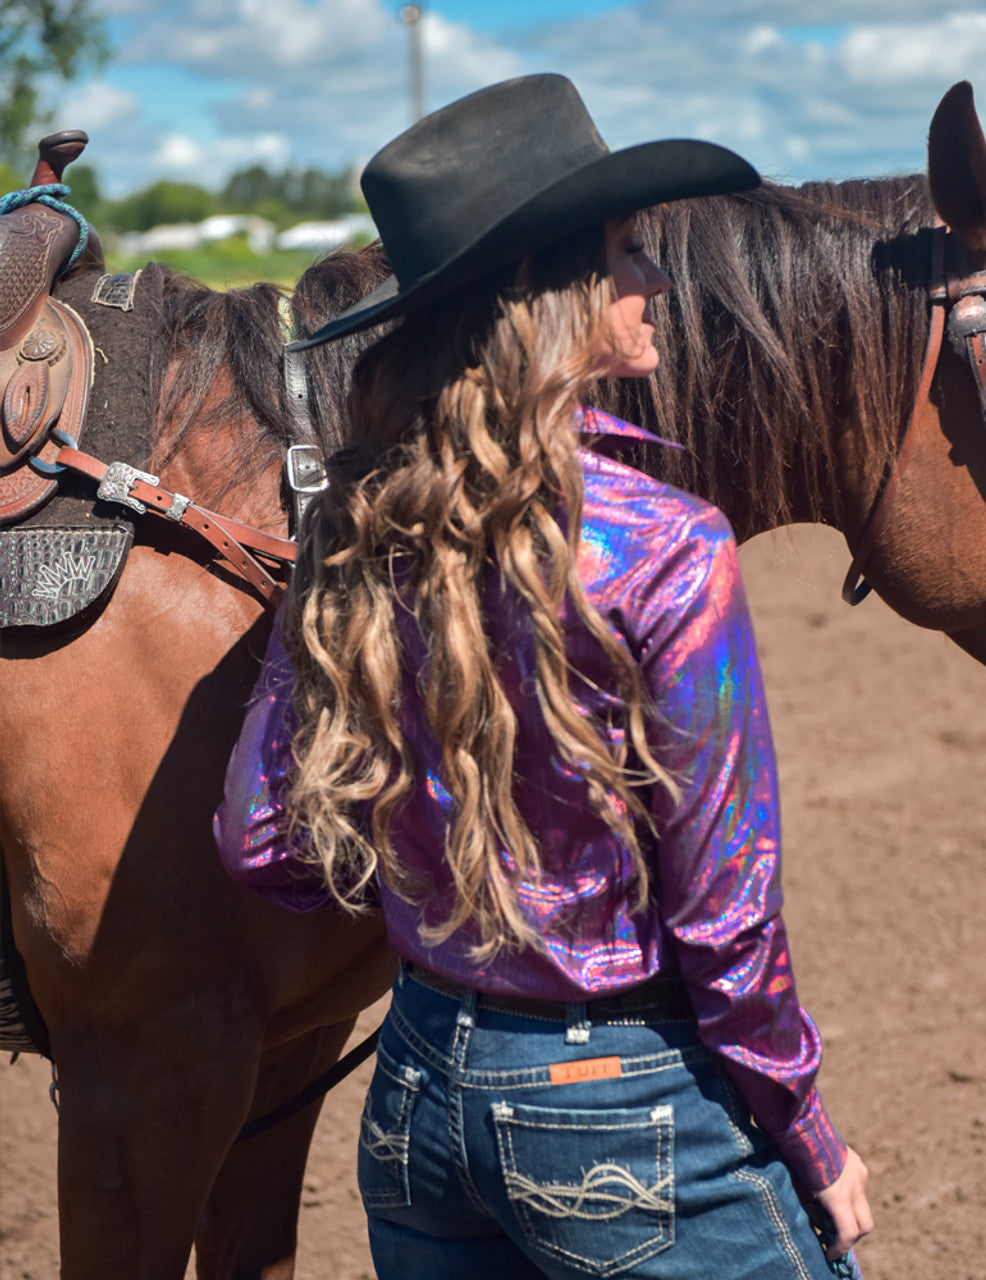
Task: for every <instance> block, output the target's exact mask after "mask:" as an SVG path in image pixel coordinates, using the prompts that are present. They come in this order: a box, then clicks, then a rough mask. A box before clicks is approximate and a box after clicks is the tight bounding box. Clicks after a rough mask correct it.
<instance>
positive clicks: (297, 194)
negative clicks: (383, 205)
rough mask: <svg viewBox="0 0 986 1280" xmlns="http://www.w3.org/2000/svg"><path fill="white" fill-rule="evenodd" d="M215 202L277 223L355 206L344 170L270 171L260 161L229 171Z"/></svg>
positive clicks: (351, 184) (331, 215)
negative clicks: (229, 174) (228, 176)
mask: <svg viewBox="0 0 986 1280" xmlns="http://www.w3.org/2000/svg"><path fill="white" fill-rule="evenodd" d="M217 202H218V205H219V206H220V207H221V208H223V209H224V210H226V211H228V212H230V213H256V214H259V215H260V216H261V217H264V218H269V219H270V220H271V221H272V222H276V223H277V224H278V225H280V226H289V225H290V224H291V223H292V222H298V221H300V220H301V219H303V218H335V217H338V215H339V214H340V213H348V212H350V211H351V210H353V209H354V208H356V207H358V205H357V200H356V193H355V184H354V182H353V179H352V176H351V175H350V174H349V173H348V172H347V171H345V170H343V171H342V172H340V173H324V172H322V170H320V169H284V170H283V171H282V172H280V173H272V172H271V171H270V170H269V169H265V168H264V166H263V165H259V164H255V165H251V166H250V167H249V168H247V169H238V170H237V171H236V172H235V173H234V174H232V175H231V177H230V179H229V181H228V182H227V183H226V186H225V187H224V188H223V190H222V191H221V192H220V193H219V195H218V197H217Z"/></svg>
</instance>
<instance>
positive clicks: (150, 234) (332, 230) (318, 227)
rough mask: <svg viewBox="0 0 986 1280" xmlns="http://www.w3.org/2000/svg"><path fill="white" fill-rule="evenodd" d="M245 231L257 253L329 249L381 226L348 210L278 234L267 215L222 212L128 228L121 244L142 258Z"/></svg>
mask: <svg viewBox="0 0 986 1280" xmlns="http://www.w3.org/2000/svg"><path fill="white" fill-rule="evenodd" d="M243 234H245V235H246V237H247V243H248V244H249V245H250V248H251V249H252V250H253V251H254V253H266V252H267V251H268V250H269V249H271V248H277V249H301V250H305V251H308V252H310V253H328V252H329V251H330V250H332V249H339V248H341V247H342V246H343V245H344V244H348V243H349V242H350V241H352V240H356V239H363V240H373V239H375V238H376V234H377V229H376V227H375V226H374V225H373V219H372V218H371V217H370V216H369V214H366V213H347V214H344V215H343V216H342V217H341V218H333V219H331V220H327V221H325V222H299V223H298V224H297V226H294V227H290V228H289V229H288V230H287V231H282V232H281V234H280V235H277V234H275V229H274V224H273V223H272V222H268V221H267V219H266V218H257V217H254V216H253V215H252V214H233V213H220V214H215V215H214V216H213V217H211V218H206V219H205V220H204V221H203V222H175V223H167V224H163V225H161V226H159V227H152V228H151V229H150V231H128V232H125V233H124V234H123V235H121V236H120V238H119V240H118V241H117V247H118V252H120V253H121V254H123V255H124V256H125V257H129V258H141V257H146V256H147V255H148V254H154V253H160V252H161V251H162V250H166V249H198V248H200V247H201V246H202V245H204V244H213V243H216V242H217V241H220V240H228V239H229V237H230V236H235V235H243Z"/></svg>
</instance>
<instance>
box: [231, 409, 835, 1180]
mask: <svg viewBox="0 0 986 1280" xmlns="http://www.w3.org/2000/svg"><path fill="white" fill-rule="evenodd" d="M577 426H578V429H579V430H580V432H581V433H583V435H584V436H586V437H591V436H594V435H595V436H609V437H622V438H624V439H625V440H626V442H627V443H632V440H633V438H642V439H651V437H649V436H648V435H647V433H646V432H644V431H642V430H640V429H639V428H637V427H633V426H630V425H629V424H627V423H623V422H620V421H618V420H617V419H613V418H610V417H608V416H607V415H605V414H602V413H599V412H597V411H595V410H590V409H585V410H583V411H581V414H580V420H579V422H578V423H577ZM581 460H582V466H583V473H584V477H585V499H584V508H583V517H582V535H581V541H580V550H579V572H580V576H581V578H582V581H583V583H584V584H585V587H586V591H587V593H588V596H589V599H590V600H591V601H592V603H593V604H594V605H595V606H596V608H597V609H598V610H599V612H600V614H601V615H602V617H603V618H604V619H606V620H607V621H608V622H609V624H610V625H611V627H612V628H613V631H614V633H615V634H616V635H617V636H618V637H620V638H621V639H622V641H623V642H624V643H625V644H626V646H627V648H628V649H629V651H630V653H631V654H632V655H633V657H634V659H635V660H636V662H637V663H638V665H639V667H640V670H641V672H642V675H643V679H644V681H645V684H646V687H647V690H648V692H649V694H650V697H651V699H652V700H653V706H654V709H655V714H653V716H652V717H651V719H650V736H651V745H652V750H653V751H654V754H655V756H656V757H657V758H658V759H659V760H660V762H661V763H662V764H663V765H664V766H665V767H666V768H668V769H669V770H671V771H672V772H673V773H674V774H675V776H676V777H677V778H678V779H679V780H680V782H681V784H682V798H681V800H680V802H679V803H678V804H677V805H672V804H671V802H670V801H669V799H668V796H667V794H666V793H665V792H664V791H663V790H661V789H657V788H655V794H654V795H653V798H652V805H653V811H654V815H655V818H656V822H657V828H658V830H659V832H660V833H661V838H660V840H659V841H658V842H657V844H656V847H655V848H654V849H653V855H652V856H653V860H654V871H655V875H654V886H655V888H654V890H653V891H652V895H651V905H650V907H649V909H648V910H646V911H645V912H644V913H642V914H634V913H633V911H632V910H631V900H632V885H631V876H632V871H633V860H632V858H631V856H630V854H629V852H628V851H627V849H626V848H625V847H623V846H622V845H621V843H620V841H619V840H618V838H617V837H616V836H614V834H613V833H612V832H611V831H610V829H609V828H608V827H607V826H606V825H605V823H603V822H602V820H601V819H599V818H598V817H596V816H595V814H594V813H593V812H592V810H591V808H590V807H589V805H588V803H587V799H586V792H585V785H584V783H583V782H582V780H581V779H580V778H579V777H578V776H577V775H576V774H575V773H574V772H573V771H572V770H571V769H570V768H569V767H568V766H567V765H566V764H565V763H564V761H562V760H560V759H559V757H558V754H557V752H556V750H555V746H554V741H553V739H552V738H551V735H550V733H549V732H548V729H547V726H546V725H545V723H544V719H543V717H542V715H541V712H540V709H539V705H538V700H537V696H536V693H535V690H534V680H533V660H534V648H533V641H532V639H531V634H530V624H529V623H528V622H526V621H525V619H524V617H523V615H522V613H521V611H520V610H518V608H517V607H516V605H515V604H514V603H513V601H512V600H511V598H510V597H509V596H507V595H505V594H504V593H503V592H502V591H501V588H500V585H499V576H498V575H497V574H496V573H495V572H491V574H490V581H489V583H488V585H487V590H486V599H485V605H486V608H485V615H486V622H487V632H488V635H489V637H490V643H491V647H492V651H493V652H495V653H496V654H497V655H498V662H499V668H498V669H499V671H500V675H501V678H502V679H503V681H504V685H505V687H506V689H507V690H508V692H509V694H510V697H511V701H512V703H513V705H514V707H515V709H516V712H517V718H518V735H517V740H518V747H517V760H516V768H515V773H516V777H517V793H516V795H517V803H518V806H519V808H520V810H521V812H522V814H523V816H524V818H525V820H526V821H527V823H528V824H529V826H530V829H531V830H532V832H533V833H534V834H535V836H536V837H537V839H538V840H539V842H540V846H541V849H542V857H543V864H544V872H543V875H542V876H541V878H540V879H539V880H538V882H537V883H527V884H524V885H523V886H522V890H521V900H522V903H523V906H524V909H525V911H526V912H527V914H528V916H529V918H530V920H531V922H532V923H533V924H534V927H535V929H536V931H537V933H538V935H539V937H540V938H541V939H542V940H543V943H544V951H543V952H540V953H538V952H533V951H527V952H523V953H521V954H503V955H500V956H498V957H497V958H496V959H495V960H494V961H493V962H491V963H490V964H489V966H488V967H486V968H483V969H477V968H476V966H475V964H474V963H473V962H472V961H471V960H470V958H469V953H468V948H469V943H470V941H471V940H472V939H471V937H470V935H468V934H467V932H466V931H465V930H462V931H460V933H458V934H456V935H455V936H453V937H452V938H451V939H449V940H448V941H447V942H444V943H442V944H441V945H440V946H435V947H428V946H425V945H424V944H423V943H422V941H421V939H420V937H419V934H418V924H419V921H420V919H421V913H422V910H423V912H424V917H425V919H426V920H429V921H432V922H438V921H441V920H444V919H445V918H447V915H448V910H449V903H450V900H451V898H450V895H451V884H450V878H449V875H448V873H447V870H446V867H445V864H444V859H443V850H444V846H445V832H446V829H447V826H448V823H449V817H450V813H449V805H450V801H449V796H448V794H447V792H446V791H445V789H444V787H443V786H442V782H441V769H440V762H441V751H440V747H439V745H438V743H437V741H436V740H435V739H434V737H433V736H432V734H431V733H430V731H429V729H428V727H427V724H426V721H425V718H424V715H423V713H422V709H421V704H420V699H419V698H418V696H417V693H416V684H415V673H416V672H417V671H418V670H419V669H420V667H421V665H422V664H423V663H424V662H425V660H426V649H425V644H424V641H423V640H422V638H421V636H420V635H419V634H418V632H417V628H416V624H415V623H414V620H413V615H412V614H411V613H410V612H407V613H406V614H405V624H404V625H405V630H404V632H403V633H402V635H401V640H402V643H403V646H404V653H405V658H406V663H405V665H406V672H407V674H406V678H405V684H404V696H403V703H402V719H403V726H404V731H405V733H406V735H407V738H408V740H409V742H410V745H411V748H412V751H413V755H414V758H415V759H416V760H417V777H418V779H419V784H418V785H417V786H416V788H415V789H414V792H413V794H412V795H411V797H410V798H409V799H408V801H407V802H406V803H405V804H404V805H403V806H402V807H401V808H400V810H399V811H398V812H397V813H395V815H394V820H393V826H392V833H393V840H394V845H395V847H396V848H397V849H398V850H399V851H400V854H401V857H402V859H403V860H404V862H405V864H406V865H407V866H408V867H409V868H411V869H413V870H414V871H417V872H421V873H422V874H423V875H425V876H426V877H427V880H428V882H429V883H430V884H431V885H433V891H432V894H431V896H430V898H429V900H428V902H427V904H425V906H424V907H423V908H422V907H421V906H420V905H419V904H411V903H408V902H406V901H403V900H402V899H401V898H399V897H397V896H396V895H395V894H394V893H393V892H392V891H391V890H389V889H388V888H387V886H386V885H381V886H380V896H381V902H382V906H383V910H384V914H385V917H386V922H387V930H388V936H389V939H390V943H391V945H392V947H393V948H394V950H395V951H396V952H397V953H398V954H399V955H401V956H403V957H404V958H405V959H406V960H410V961H412V962H414V963H417V964H420V965H423V966H424V967H425V968H428V969H431V970H433V971H435V972H438V973H440V974H442V975H444V976H446V977H448V978H450V979H452V980H453V981H456V982H461V983H464V984H467V985H470V986H472V987H475V988H477V989H479V990H483V991H489V992H509V993H512V994H517V995H525V996H530V997H534V998H541V999H552V1000H578V999H583V998H585V997H587V996H597V995H600V994H601V993H603V992H611V991H616V990H620V989H622V988H625V987H629V986H633V985H635V984H637V983H640V982H643V981H645V980H646V979H647V978H650V977H652V976H653V975H655V974H656V973H658V972H659V971H660V970H662V969H665V970H666V969H667V968H669V967H678V968H680V970H681V973H682V976H683V978H684V981H685V983H686V986H687V988H688V992H689V995H690V997H691V1001H692V1004H693V1006H694V1009H695V1014H696V1017H697V1020H698V1028H699V1033H700V1035H701V1037H702V1039H703V1041H704V1042H705V1043H706V1044H707V1045H708V1046H709V1047H710V1048H711V1049H713V1050H714V1051H715V1052H716V1053H718V1054H719V1055H720V1056H721V1057H722V1059H723V1060H724V1063H725V1066H726V1068H727V1070H728V1071H729V1073H730V1075H731V1076H732V1078H733V1080H734V1082H735V1083H736V1085H737V1086H738V1088H739V1089H740V1091H741V1092H742V1094H743V1095H744V1097H745V1099H746V1101H747V1103H748V1105H749V1107H750V1110H751V1112H752V1114H753V1115H754V1116H755V1118H756V1120H757V1122H758V1123H759V1124H760V1126H761V1127H762V1128H763V1129H765V1130H766V1131H767V1132H769V1133H770V1134H772V1135H773V1137H774V1138H775V1139H776V1140H777V1142H778V1143H779V1145H780V1148H781V1152H782V1154H783V1155H784V1157H785V1159H786V1161H787V1163H788V1165H789V1166H790V1168H791V1170H792V1172H793V1173H794V1174H795V1176H796V1177H797V1178H798V1179H799V1180H800V1181H801V1182H802V1183H803V1184H804V1185H805V1186H806V1188H807V1189H808V1190H810V1191H817V1190H820V1189H821V1188H822V1187H824V1186H827V1185H828V1184H829V1183H831V1182H832V1181H833V1180H834V1179H835V1177H836V1176H837V1175H838V1173H839V1171H840V1169H841V1168H842V1164H843V1162H844V1159H845V1146H844V1144H843V1142H842V1140H841V1138H840V1137H839V1135H838V1134H837V1133H836V1131H835V1129H834V1128H833V1127H832V1124H831V1122H830V1120H829V1118H828V1116H827V1113H826V1112H825V1109H824V1107H823V1105H822V1103H821V1100H820V1098H819V1096H818V1093H817V1091H816V1089H815V1087H814V1080H815V1076H816V1074H817V1071H818V1067H819V1063H820V1060H821V1042H820V1039H819V1035H818V1032H817V1030H816V1028H815V1025H814V1023H813V1022H812V1021H811V1019H810V1018H809V1016H808V1015H807V1013H805V1012H804V1010H802V1009H801V1008H800V1006H799V1004H798V998H797V993H796V991H795V985H794V977H793V974H792V971H791V961H790V955H789V952H788V944H787V937H786V934H785V930H784V923H783V920H782V919H781V914H780V912H781V884H780V833H779V813H778V799H777V781H776V772H775V766H774V755H773V745H772V739H771V733H770V726H769V723H768V719H767V706H766V702H765V698H764V692H763V687H762V682H761V677H760V669H759V664H758V662H757V656H756V649H755V645H754V638H753V632H752V628H751V624H750V618H749V614H748V611H747V606H746V599H745V596H744V592H743V586H742V582H741V580H740V574H739V566H738V562H737V556H736V545H735V541H734V539H733V536H732V532H731V530H730V528H729V526H728V524H727V522H726V519H725V517H724V516H723V515H722V513H721V512H720V511H719V510H717V509H716V508H715V507H712V506H710V505H709V504H708V503H706V502H703V501H702V500H700V499H698V498H695V497H692V496H690V495H688V494H685V493H682V492H681V491H679V490H677V489H673V488H671V487H670V486H668V485H665V484H661V483H659V482H658V481H655V480H653V479H651V478H649V477H648V476H646V475H644V474H642V473H641V472H639V471H637V470H634V469H632V468H631V467H629V466H626V465H625V464H623V463H622V462H618V461H614V460H613V459H612V458H610V457H608V456H605V455H604V454H603V453H602V452H593V451H592V450H591V448H585V449H583V450H582V453H581ZM563 623H564V628H565V636H566V647H567V652H568V654H569V657H570V661H571V667H572V669H573V671H574V672H578V673H579V677H574V676H573V684H572V691H573V694H574V696H575V700H576V702H577V704H578V705H579V706H580V707H581V708H583V709H584V710H585V711H586V712H587V713H588V714H590V715H591V716H592V718H593V720H594V722H595V723H596V724H597V725H602V724H605V723H607V722H608V720H610V719H612V718H614V717H610V716H608V715H607V712H608V711H610V710H611V709H614V707H615V699H614V696H613V695H612V694H610V693H608V692H607V691H606V686H607V685H608V684H610V683H612V679H611V676H610V673H609V669H608V666H607V664H606V662H605V659H604V657H603V654H602V651H601V649H600V647H599V645H598V643H597V642H596V641H594V640H593V638H592V637H591V636H590V635H589V634H588V632H587V631H586V630H585V628H584V627H583V626H582V624H581V623H580V622H579V621H578V618H577V616H575V615H574V613H573V612H568V611H563ZM291 682H292V674H291V666H290V662H289V661H288V659H287V657H286V655H285V654H284V650H283V648H282V647H281V644H280V640H279V634H278V629H277V628H276V627H275V631H274V635H273V636H272V638H271V643H270V648H269V650H268V654H267V657H266V659H265V663H264V667H263V669H262V671H261V674H260V678H259V680H258V684H257V689H256V691H255V697H254V699H253V700H252V702H251V706H250V709H249V711H248V714H247V717H246V722H245V724H244V727H243V732H242V735H241V737H240V740H239V742H238V744H237V746H236V749H235V751H234V753H233V757H232V759H231V761H230V766H229V770H228V773H227V777H226V791H225V798H224V800H223V804H222V806H221V807H220V809H219V812H218V814H217V816H216V835H217V839H218V842H219V848H220V853H221V856H222V860H223V863H224V865H225V867H226V869H227V871H228V872H229V874H230V875H231V876H233V878H234V879H236V880H238V881H240V882H241V883H243V884H246V885H249V886H251V887H252V888H254V889H256V890H257V891H258V892H260V893H261V894H263V895H264V896H265V897H266V898H267V899H268V900H270V901H273V902H277V903H279V904H280V905H282V906H285V907H288V908H290V909H292V910H296V911H307V910H311V909H314V908H318V907H323V906H325V905H326V904H327V903H329V902H330V901H331V900H330V899H329V897H328V894H327V892H326V890H325V888H324V885H323V883H322V880H321V875H320V870H319V869H318V868H316V867H314V866H312V865H311V864H310V863H306V862H304V861H302V860H301V859H299V857H298V850H297V849H294V848H292V847H291V845H290V843H289V842H288V841H287V839H286V838H285V835H284V813H283V805H282V801H283V795H284V790H285V787H284V781H285V776H286V774H287V772H288V770H289V769H290V766H291V737H292V733H293V729H294V717H293V711H292V708H291V696H290V695H291ZM614 732H615V731H614ZM509 856H510V855H509V852H508V851H504V853H503V857H504V859H505V861H507V860H509Z"/></svg>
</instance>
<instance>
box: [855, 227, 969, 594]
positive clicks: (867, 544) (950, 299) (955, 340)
mask: <svg viewBox="0 0 986 1280" xmlns="http://www.w3.org/2000/svg"><path fill="white" fill-rule="evenodd" d="M931 237H932V238H931V275H930V277H929V283H928V301H929V303H930V305H931V314H930V318H929V324H928V341H927V345H926V347H925V353H924V363H923V365H922V367H921V378H920V381H919V382H918V389H917V394H916V395H915V397H914V404H913V407H912V408H911V412H910V415H909V417H908V419H907V425H906V426H905V427H904V431H903V434H902V435H901V437H900V441H899V443H898V446H897V452H896V453H895V455H894V457H893V459H892V460H891V462H890V465H889V467H888V469H887V471H886V473H885V476H884V480H883V483H882V485H881V486H880V488H879V490H878V491H877V495H876V497H875V499H874V500H873V505H872V506H871V507H870V513H869V515H868V517H867V519H866V522H865V524H864V525H863V532H862V535H861V537H860V541H859V546H858V547H857V549H856V553H855V555H854V556H853V561H852V564H851V565H850V566H849V572H848V573H847V574H846V579H845V582H844V583H843V584H842V598H843V600H845V602H846V603H847V604H851V605H856V604H859V603H860V601H862V600H864V599H865V598H866V596H867V595H869V593H870V590H871V587H870V584H869V583H868V582H867V581H866V580H865V578H864V576H863V572H864V569H865V567H866V564H867V561H868V560H869V558H870V555H871V554H872V552H873V548H874V546H875V545H876V541H877V538H878V537H879V535H880V533H881V532H882V531H883V528H884V526H885V524H886V520H887V515H888V512H889V510H890V507H891V504H892V500H893V497H894V495H895V494H896V492H897V489H898V488H899V486H900V481H901V477H902V475H903V473H904V471H905V469H906V467H907V463H908V460H909V456H910V452H911V445H912V442H913V439H914V435H915V432H914V425H915V423H916V422H917V420H918V418H919V417H920V416H921V414H922V413H923V412H924V409H925V407H926V405H927V403H928V397H929V396H930V394H931V384H932V382H933V381H934V377H935V371H936V369H937V368H938V359H939V356H940V355H941V347H942V340H943V338H944V336H945V334H946V333H947V334H948V340H949V342H950V343H951V346H952V348H953V350H954V351H955V353H956V354H957V355H959V356H962V357H964V358H965V359H966V360H967V361H968V363H969V367H970V368H971V370H972V373H973V376H974V379H975V383H976V390H977V391H978V393H979V401H980V405H981V406H982V410H983V415H984V419H986V270H973V269H972V264H971V263H970V260H969V255H968V252H967V251H966V249H965V247H964V245H963V244H962V242H961V241H960V240H959V238H958V237H957V236H956V235H955V234H954V232H952V231H950V230H949V229H948V227H946V226H944V225H943V224H942V223H940V222H939V223H938V224H937V225H936V226H935V227H934V229H933V230H932V233H931ZM949 250H951V254H950V253H949ZM949 256H951V257H952V258H953V260H954V261H955V265H956V270H955V271H954V272H950V271H949V270H948V267H947V259H948V258H949ZM977 265H981V264H977Z"/></svg>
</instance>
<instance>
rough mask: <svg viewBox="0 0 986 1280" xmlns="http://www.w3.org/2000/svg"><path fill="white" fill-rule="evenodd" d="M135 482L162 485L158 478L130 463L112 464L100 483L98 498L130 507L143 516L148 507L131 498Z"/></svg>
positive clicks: (97, 492)
mask: <svg viewBox="0 0 986 1280" xmlns="http://www.w3.org/2000/svg"><path fill="white" fill-rule="evenodd" d="M135 480H144V481H145V482H146V483H147V484H153V485H157V484H160V483H161V482H160V480H159V479H158V478H157V476H152V475H150V474H149V473H148V472H147V471H138V470H137V468H136V467H131V466H130V465H129V463H126V462H111V463H110V464H109V466H108V467H107V468H106V475H105V476H103V478H102V480H101V481H100V483H99V488H98V489H97V490H96V496H97V497H98V498H102V499H103V501H104V502H118V503H119V504H120V505H121V506H124V507H130V508H131V509H132V510H134V511H136V512H138V513H139V514H140V515H143V514H144V512H145V511H146V510H147V507H146V506H145V505H144V503H143V502H141V501H140V500H139V499H138V498H131V496H130V490H131V489H132V488H133V483H134V481H135Z"/></svg>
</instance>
